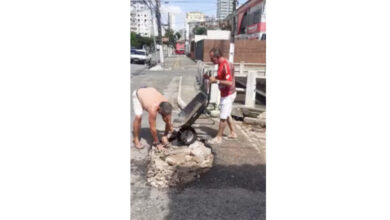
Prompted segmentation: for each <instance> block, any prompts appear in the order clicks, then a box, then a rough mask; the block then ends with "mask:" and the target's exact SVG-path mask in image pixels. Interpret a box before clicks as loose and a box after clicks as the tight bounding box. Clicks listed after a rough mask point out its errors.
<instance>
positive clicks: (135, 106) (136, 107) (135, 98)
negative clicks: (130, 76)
mask: <svg viewBox="0 0 390 220" xmlns="http://www.w3.org/2000/svg"><path fill="white" fill-rule="evenodd" d="M133 109H134V113H135V115H136V116H142V112H143V111H144V109H143V108H142V105H141V102H140V101H139V100H138V96H137V90H135V91H134V92H133Z"/></svg>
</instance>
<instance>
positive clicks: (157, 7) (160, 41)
mask: <svg viewBox="0 0 390 220" xmlns="http://www.w3.org/2000/svg"><path fill="white" fill-rule="evenodd" d="M156 18H157V29H158V38H159V39H158V41H159V47H160V62H161V63H164V55H163V47H162V36H161V13H160V0H156Z"/></svg>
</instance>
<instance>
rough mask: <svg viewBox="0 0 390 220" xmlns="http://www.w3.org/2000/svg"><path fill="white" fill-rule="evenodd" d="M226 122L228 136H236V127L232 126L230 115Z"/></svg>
mask: <svg viewBox="0 0 390 220" xmlns="http://www.w3.org/2000/svg"><path fill="white" fill-rule="evenodd" d="M227 124H228V126H229V129H230V135H229V137H230V138H236V137H237V133H236V129H235V128H234V122H233V119H232V117H231V116H229V117H228V119H227Z"/></svg>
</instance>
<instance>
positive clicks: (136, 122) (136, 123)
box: [133, 115, 142, 149]
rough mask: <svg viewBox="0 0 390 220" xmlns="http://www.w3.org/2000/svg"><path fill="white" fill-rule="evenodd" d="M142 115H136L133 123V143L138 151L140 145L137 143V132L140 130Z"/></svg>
mask: <svg viewBox="0 0 390 220" xmlns="http://www.w3.org/2000/svg"><path fill="white" fill-rule="evenodd" d="M141 121H142V115H136V116H135V118H134V122H133V142H134V144H135V147H136V148H138V149H140V148H142V145H141V143H140V142H139V130H140V129H141Z"/></svg>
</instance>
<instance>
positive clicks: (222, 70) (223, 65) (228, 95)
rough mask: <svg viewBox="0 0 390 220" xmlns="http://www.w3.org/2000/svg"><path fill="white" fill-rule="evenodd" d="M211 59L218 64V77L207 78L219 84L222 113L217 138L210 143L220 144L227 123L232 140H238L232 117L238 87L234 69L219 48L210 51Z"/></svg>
mask: <svg viewBox="0 0 390 220" xmlns="http://www.w3.org/2000/svg"><path fill="white" fill-rule="evenodd" d="M210 59H211V61H212V62H213V63H214V64H218V75H217V76H216V77H207V76H205V77H206V78H208V79H209V81H210V83H217V84H218V87H219V90H220V92H221V101H220V107H221V113H220V123H219V128H218V133H217V136H216V137H214V138H213V139H211V140H210V141H209V143H211V144H220V143H222V135H223V131H224V130H225V127H226V123H227V124H228V126H229V128H230V134H229V137H230V138H236V137H237V134H236V132H235V128H234V124H233V120H232V118H231V117H230V114H231V112H232V105H233V102H234V99H235V98H236V86H235V79H234V67H233V64H232V63H230V62H229V61H228V60H227V59H226V58H224V57H223V56H222V52H221V50H220V49H218V48H213V49H211V50H210Z"/></svg>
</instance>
